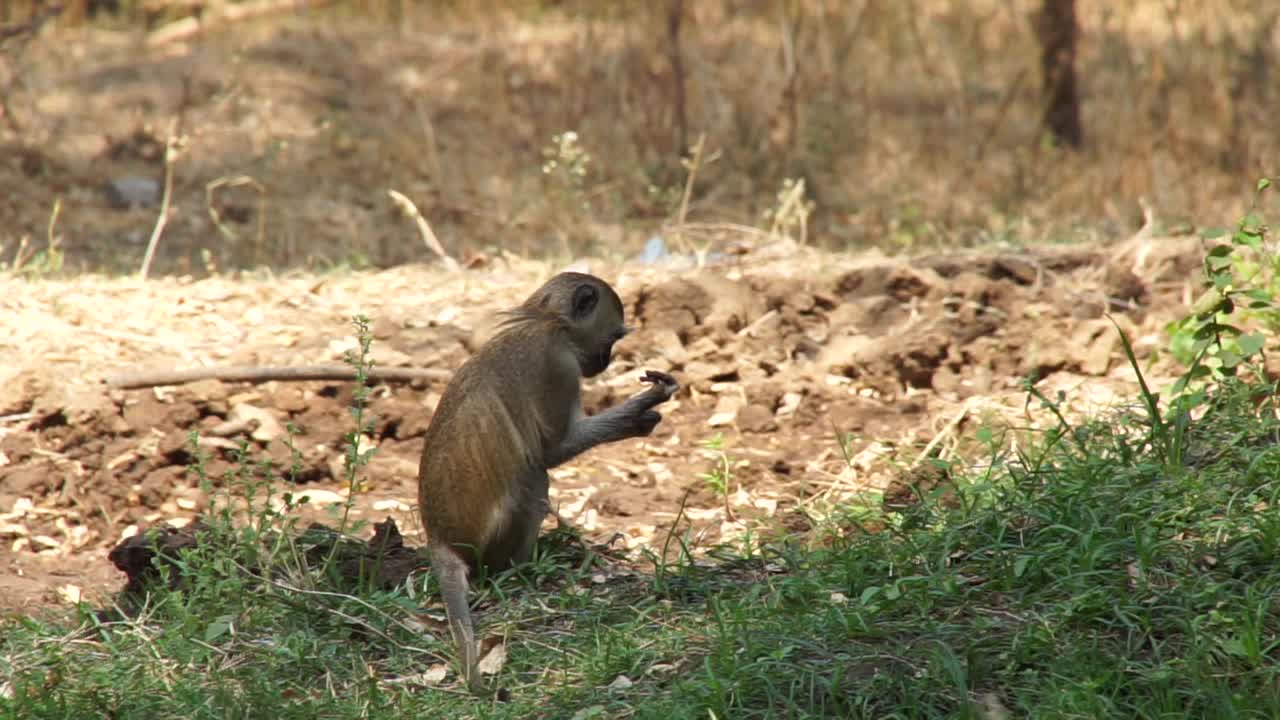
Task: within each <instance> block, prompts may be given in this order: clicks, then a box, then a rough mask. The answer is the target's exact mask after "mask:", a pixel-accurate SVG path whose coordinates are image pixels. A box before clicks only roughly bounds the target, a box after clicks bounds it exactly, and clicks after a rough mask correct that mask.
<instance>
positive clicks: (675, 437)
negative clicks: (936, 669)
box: [0, 243, 1194, 587]
mask: <svg viewBox="0 0 1280 720" xmlns="http://www.w3.org/2000/svg"><path fill="white" fill-rule="evenodd" d="M1165 247H1166V250H1168V249H1169V248H1175V247H1176V249H1177V252H1176V253H1172V252H1171V253H1170V254H1169V255H1168V257H1167V258H1166V259H1165V260H1163V261H1161V262H1154V261H1152V260H1151V259H1150V257H1145V258H1143V260H1142V264H1141V266H1139V267H1138V270H1139V272H1140V273H1141V274H1140V275H1139V274H1135V272H1134V268H1135V260H1134V259H1133V258H1132V257H1131V253H1122V254H1119V255H1117V257H1115V258H1109V257H1108V256H1107V254H1106V253H1105V252H1104V251H1101V250H1097V251H1093V250H1082V249H1071V250H1044V251H1037V252H1025V253H1020V254H1018V255H998V256H992V255H953V256H935V257H930V258H922V259H919V260H916V261H911V262H908V261H896V260H887V259H875V258H871V259H866V258H864V259H853V258H847V257H836V256H829V255H819V254H816V253H807V252H802V251H800V250H798V249H794V250H793V252H791V253H790V256H789V257H788V258H787V259H786V260H768V259H764V253H761V259H759V260H757V259H754V258H753V257H752V256H750V255H748V256H747V257H746V258H743V259H739V260H735V261H734V262H733V263H730V264H725V265H720V266H716V267H710V268H705V269H702V270H698V271H688V272H681V273H677V272H673V271H670V270H667V269H663V268H645V269H640V270H634V269H629V270H627V271H626V272H622V273H620V274H619V273H611V272H610V269H609V268H607V267H600V268H593V270H595V271H596V272H598V273H600V274H602V275H605V276H606V277H609V278H610V279H611V280H612V281H614V282H615V283H616V284H617V286H618V287H619V289H620V292H621V294H622V296H623V299H624V302H625V303H626V305H627V313H628V316H629V320H630V322H631V323H632V324H633V325H635V326H636V331H635V332H634V333H633V334H632V335H631V336H629V337H628V339H627V340H626V341H625V342H624V343H622V344H621V345H620V346H619V348H618V354H617V359H616V362H615V367H614V369H612V370H611V371H610V372H609V373H608V374H607V375H606V376H605V377H606V379H605V380H603V381H601V382H595V383H592V384H590V385H589V386H588V391H587V394H586V400H585V404H586V405H587V409H588V411H589V412H592V411H596V410H598V409H600V408H602V407H605V406H607V405H609V404H612V403H615V402H618V401H619V400H620V399H622V398H624V397H625V396H627V395H629V394H631V393H633V392H636V391H639V390H640V389H641V388H642V384H641V383H640V382H638V378H639V375H640V373H641V372H642V371H643V370H645V369H657V370H664V371H669V372H671V373H673V374H675V375H676V376H677V377H678V378H679V379H680V381H681V383H682V386H683V388H682V391H681V393H680V395H678V396H677V398H676V400H675V401H673V403H672V404H671V405H670V406H669V407H667V408H666V409H665V410H664V415H665V416H666V420H665V421H664V422H663V424H662V425H661V426H660V428H659V429H658V431H657V432H656V433H655V434H654V436H653V437H651V438H649V439H648V440H646V441H643V442H627V443H619V444H617V445H614V446H610V447H606V448H600V449H597V450H595V451H593V452H592V453H590V454H588V455H586V456H584V457H583V458H581V459H579V460H578V461H576V462H575V463H573V464H571V465H570V466H567V467H564V468H561V469H558V470H557V471H555V473H554V474H555V476H556V477H555V480H554V482H553V502H557V503H558V504H559V511H560V513H561V514H562V515H563V516H565V517H566V518H568V519H570V520H572V521H573V522H575V523H577V524H579V525H580V526H581V527H582V528H583V529H584V530H585V531H586V532H587V534H588V535H589V536H592V537H595V538H608V537H610V536H612V535H613V534H614V533H622V534H623V536H624V537H625V538H626V539H627V542H628V543H629V544H631V545H636V544H641V543H648V542H650V541H652V540H653V538H655V536H656V537H658V538H661V537H662V534H663V533H664V532H665V530H666V529H667V528H669V527H670V524H671V523H672V521H673V520H674V519H675V517H676V511H677V509H678V506H679V504H680V499H681V496H682V495H684V494H685V493H686V492H689V493H691V496H690V500H689V506H688V509H687V512H686V514H687V516H688V518H689V519H690V521H691V522H692V523H693V526H694V528H695V530H696V532H697V536H698V537H699V540H700V541H701V542H710V541H714V540H717V539H722V538H727V537H730V536H732V535H733V534H734V533H736V532H738V531H740V530H741V528H742V527H743V525H742V523H743V522H745V521H748V520H751V519H753V518H756V519H759V518H766V517H768V516H773V515H775V514H776V515H778V516H779V517H782V516H784V515H788V514H789V513H790V512H791V511H793V510H796V509H801V510H803V509H805V508H806V507H808V506H809V504H811V503H813V502H815V501H817V500H819V499H838V498H841V497H845V496H847V495H849V494H851V493H855V492H860V491H865V490H867V489H884V488H885V487H886V486H888V484H889V482H890V481H891V480H892V479H893V478H894V477H895V475H896V472H897V470H896V469H897V468H900V467H908V466H911V465H912V464H913V463H914V461H915V460H916V459H917V458H918V457H919V455H920V454H921V452H922V451H923V450H925V449H926V448H928V449H929V450H931V451H932V452H934V453H937V452H939V451H944V450H945V448H944V447H941V446H940V445H939V441H940V439H941V438H943V436H944V435H946V434H947V433H953V434H954V433H955V432H956V431H957V429H958V428H959V426H960V425H962V424H963V423H964V422H967V418H968V417H970V416H972V415H974V414H975V413H974V412H973V410H974V408H977V407H982V408H985V410H986V411H991V412H999V411H1001V410H1002V409H1007V408H1016V409H1017V411H1018V412H1020V411H1021V405H1022V400H1023V395H1022V393H1021V392H1020V391H1019V390H1018V383H1019V382H1020V381H1021V380H1022V379H1023V378H1025V377H1027V376H1029V375H1031V376H1035V377H1039V378H1043V379H1046V380H1045V382H1047V383H1052V384H1054V386H1055V387H1079V386H1081V385H1083V384H1084V383H1086V382H1087V383H1088V387H1089V388H1090V392H1088V393H1082V394H1081V395H1082V396H1085V402H1088V403H1091V404H1092V406H1093V407H1096V403H1097V402H1098V401H1099V398H1100V397H1102V398H1105V395H1099V394H1097V393H1096V392H1095V390H1097V389H1098V388H1120V389H1121V390H1122V391H1125V390H1126V388H1127V386H1128V381H1129V377H1130V376H1129V373H1128V369H1127V367H1126V366H1125V364H1124V362H1123V358H1122V356H1121V355H1120V353H1119V346H1118V339H1117V336H1116V333H1115V332H1114V326H1113V325H1112V322H1113V321H1114V322H1115V323H1117V324H1119V326H1120V327H1122V328H1124V329H1125V330H1126V332H1128V333H1129V334H1130V336H1131V337H1132V338H1134V339H1135V341H1136V343H1137V345H1138V347H1139V350H1140V351H1142V350H1143V349H1144V348H1149V347H1151V346H1152V344H1153V343H1155V342H1157V341H1158V329H1159V327H1161V325H1162V323H1163V322H1165V321H1167V319H1168V318H1169V317H1171V316H1172V314H1174V313H1176V312H1177V311H1178V307H1179V306H1180V299H1181V296H1182V294H1184V293H1185V291H1186V286H1187V284H1188V283H1189V282H1190V277H1191V276H1189V275H1188V276H1183V277H1179V273H1181V272H1183V268H1185V267H1186V263H1185V262H1183V261H1182V260H1180V259H1179V258H1181V257H1183V256H1189V255H1193V251H1194V245H1193V244H1191V243H1182V244H1180V245H1177V246H1173V245H1166V246H1165ZM1121 255H1122V257H1121ZM547 272H548V271H547V269H546V268H543V267H541V266H537V267H535V266H532V265H530V266H528V267H514V266H506V267H495V268H491V269H490V270H489V271H485V272H484V273H474V274H471V273H455V274H443V273H440V272H437V271H431V270H427V269H424V268H420V267H418V268H400V269H397V270H393V271H387V272H383V273H378V274H361V275H352V276H349V277H343V278H326V279H320V280H317V279H316V278H309V277H295V278H291V279H289V280H287V281H283V282H281V281H276V280H271V281H268V280H253V279H246V280H242V281H240V282H230V281H227V280H221V279H217V278H215V279H211V280H205V281H200V282H195V283H192V282H169V283H166V282H157V283H152V284H146V285H142V284H133V283H129V282H125V281H120V282H119V283H117V284H112V283H106V282H99V281H95V282H94V283H90V284H87V285H86V284H76V283H63V284H59V283H40V284H27V283H24V282H21V281H18V280H13V279H8V280H4V281H0V282H3V283H4V284H9V285H10V286H11V287H9V288H7V289H6V292H5V293H4V296H5V297H10V298H22V300H21V301H20V302H17V303H16V304H15V305H16V306H15V307H14V309H15V310H16V313H15V314H13V315H11V318H12V319H11V320H10V321H9V322H11V323H13V324H14V327H15V328H40V329H42V330H44V332H43V333H36V332H32V334H30V335H29V338H30V339H29V344H28V345H27V346H26V350H27V352H25V353H23V352H19V351H17V350H14V351H12V352H10V353H9V356H8V357H5V358H0V359H4V360H7V361H10V362H9V365H8V366H9V367H13V368H16V372H15V373H14V374H12V375H11V376H10V377H9V378H8V379H7V380H6V381H5V382H4V388H5V390H4V392H3V394H2V395H0V407H3V413H4V417H3V421H4V422H3V425H0V533H3V534H4V535H5V538H4V540H5V542H6V543H7V544H8V545H9V547H10V550H11V552H10V553H9V555H8V560H6V562H7V563H8V564H9V565H10V566H11V567H10V568H7V569H8V570H21V571H23V572H26V573H29V574H30V573H36V574H39V572H40V568H45V570H48V569H49V568H54V569H56V568H57V567H58V566H59V564H60V563H61V564H62V565H66V564H67V563H68V562H70V560H69V558H72V557H79V556H82V555H83V554H84V553H86V552H88V553H96V554H100V553H102V552H104V548H106V547H109V546H111V545H113V544H114V543H115V542H117V541H118V540H119V539H120V538H121V536H122V534H127V533H128V532H130V531H131V528H133V527H136V526H138V525H141V524H146V523H151V522H154V521H156V520H159V519H178V520H179V521H189V520H191V519H192V518H194V517H195V516H196V515H197V513H199V512H200V511H201V510H202V509H204V508H205V507H206V506H207V503H208V501H209V498H208V497H206V495H205V491H204V490H203V489H202V488H201V487H200V483H199V479H198V477H197V475H196V474H195V473H194V472H192V471H191V470H190V469H189V466H190V465H192V463H193V460H194V459H195V457H196V455H195V453H194V451H193V448H192V446H191V444H190V439H191V435H192V433H198V435H199V438H200V441H199V452H200V454H202V455H204V456H205V458H206V459H205V460H204V464H203V467H204V470H205V474H206V476H207V477H208V478H209V479H210V481H211V483H212V487H213V489H214V490H215V491H218V490H222V489H226V488H228V487H238V483H243V482H246V481H251V480H252V479H254V477H255V476H256V477H260V476H261V475H262V473H263V472H264V470H263V461H269V462H270V465H271V466H272V467H273V468H274V469H275V472H277V473H281V474H283V476H284V477H286V478H287V482H286V483H285V485H286V486H289V488H290V489H292V490H293V492H295V494H296V493H298V492H299V491H304V492H308V493H311V494H313V495H314V496H315V497H317V498H319V499H320V502H319V503H318V505H317V507H316V509H315V510H313V511H312V514H313V515H314V516H315V519H321V520H323V519H325V508H331V507H332V505H333V503H336V502H339V501H340V500H341V499H342V497H343V493H344V492H345V490H344V489H343V485H344V475H343V469H342V464H341V458H342V448H343V444H344V442H345V440H344V438H345V435H346V433H348V432H350V430H351V428H352V421H351V419H350V415H349V411H348V407H349V405H350V403H351V387H350V384H349V383H341V382H302V383H285V382H270V383H266V384H261V385H248V384H233V383H223V382H219V381H216V380H204V381H201V382H197V383H192V384H188V385H183V386H178V387H164V388H154V389H142V390H127V391H124V390H118V389H112V388H110V387H108V386H107V385H106V384H104V383H103V382H101V380H102V378H103V377H105V376H107V375H110V374H113V373H114V372H115V371H117V370H119V369H122V368H131V369H138V367H139V366H148V367H170V368H171V367H181V366H187V365H192V364H212V362H213V361H215V360H216V361H219V362H221V363H223V364H225V363H228V362H237V363H243V362H258V363H283V362H292V363H294V364H302V363H312V362H320V361H332V359H333V357H334V356H336V355H340V353H341V351H343V350H345V349H348V348H349V347H351V344H352V343H351V339H350V338H349V337H348V336H349V334H350V329H349V326H348V327H346V328H344V327H343V324H344V323H345V318H346V317H347V316H348V315H349V314H352V313H354V312H355V311H356V310H357V309H361V310H362V311H364V312H366V313H368V314H370V315H371V316H373V317H374V325H373V329H374V335H375V357H378V358H379V363H380V364H383V365H406V366H408V365H413V366H427V367H443V368H452V367H456V366H457V364H458V363H460V362H461V361H462V360H463V359H464V358H465V357H466V355H467V353H468V352H469V351H470V350H469V349H470V348H471V347H472V343H473V340H472V338H473V337H475V336H476V335H477V334H478V333H480V332H481V330H482V328H483V326H484V323H485V322H487V318H489V317H491V316H492V314H493V312H494V311H496V310H499V309H501V308H502V307H507V306H510V305H512V304H513V303H514V302H515V301H517V300H518V299H519V298H521V297H522V296H523V295H524V294H525V293H527V292H528V291H529V290H531V289H532V288H533V287H534V286H535V285H536V284H537V283H538V282H540V281H541V280H542V279H544V278H545V276H546V274H547ZM268 286H270V287H268ZM369 287H377V288H379V289H380V294H379V296H378V300H376V301H368V300H367V296H368V288H369ZM140 304H149V306H150V307H153V308H155V312H157V313H160V315H157V316H153V317H151V318H150V319H149V320H139V321H136V323H137V324H139V325H140V327H148V323H150V325H149V327H150V328H151V329H150V332H149V333H148V334H142V333H141V332H139V333H137V335H136V337H135V336H133V335H132V334H130V333H125V332H124V331H121V330H116V331H114V335H112V336H109V337H110V338H111V339H113V340H114V342H112V343H107V344H106V345H105V346H104V344H103V343H102V342H100V341H101V340H102V337H103V333H104V332H106V330H104V327H118V325H119V323H117V324H116V325H114V326H113V325H111V324H109V323H107V324H105V325H104V324H103V323H106V320H105V319H106V318H112V317H115V318H124V317H127V316H129V313H130V310H129V308H137V307H139V306H140ZM193 305H194V306H195V307H196V308H197V309H198V310H199V311H198V312H194V313H191V314H190V315H184V314H182V313H173V312H171V310H172V309H173V308H176V307H182V306H193ZM318 308H324V309H325V312H319V311H318ZM95 313H96V314H95ZM1104 313H1105V314H1107V316H1104ZM211 327H213V328H218V332H220V333H222V337H226V338H230V339H232V340H234V342H212V343H211V341H210V337H209V333H210V328H211ZM19 334H21V333H19ZM40 338H45V339H46V341H47V342H48V343H49V346H47V347H42V346H40V345H39V342H40ZM158 338H163V340H164V342H157V339H158ZM54 344H56V345H57V346H58V347H57V348H54V347H53V345H54ZM199 348H205V349H206V350H207V352H203V351H202V352H201V353H195V354H193V352H194V351H193V349H199ZM85 368H92V369H91V370H88V371H86V370H85ZM441 390H442V383H441V382H436V381H415V383H412V384H397V385H394V386H388V385H381V386H378V387H376V388H375V390H374V392H373V394H372V397H371V400H370V407H369V411H370V416H371V418H372V422H371V426H370V430H369V433H368V435H367V436H366V437H365V438H364V439H363V441H362V442H363V444H364V445H366V446H367V447H377V449H378V452H377V454H376V455H375V457H374V460H373V462H372V463H371V464H370V466H369V467H368V468H367V469H366V471H365V472H364V473H363V477H364V479H365V490H364V492H362V493H361V494H360V497H359V501H358V503H357V511H356V516H357V517H359V518H361V519H368V520H371V521H375V520H381V519H383V518H384V517H388V516H390V517H394V518H395V519H396V520H397V522H398V523H399V525H400V527H402V528H404V530H405V535H406V537H407V540H408V542H409V543H410V544H415V545H416V544H419V543H421V541H422V535H421V533H420V524H419V522H418V521H417V518H416V516H415V513H414V512H413V505H414V502H415V499H416V489H415V486H414V482H415V477H416V469H417V459H418V454H419V453H420V452H421V438H422V435H423V432H424V431H425V429H426V424H427V422H428V420H429V418H430V412H431V409H432V407H433V406H434V404H435V402H436V400H437V399H438V397H439V392H440V391H441ZM290 428H291V429H292V431H291V432H290V430H289V429H290ZM717 435H719V436H720V439H719V442H714V443H710V444H708V446H706V447H703V446H701V444H703V443H704V441H708V440H712V439H713V438H715V437H716V436H717ZM286 440H288V441H289V442H288V443H286ZM246 451H247V454H248V455H249V456H251V457H253V458H256V459H257V460H255V461H254V463H251V464H249V465H247V466H246V465H245V464H243V463H241V462H240V461H239V458H240V457H241V456H242V453H245V452H246ZM708 475H710V476H711V480H708ZM290 484H291V485H290ZM725 494H727V496H728V498H727V500H726V498H725V497H724V495H725ZM726 508H727V509H726ZM104 562H105V560H104ZM46 587H47V583H46Z"/></svg>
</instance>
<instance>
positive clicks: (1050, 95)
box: [1035, 0, 1084, 148]
mask: <svg viewBox="0 0 1280 720" xmlns="http://www.w3.org/2000/svg"><path fill="white" fill-rule="evenodd" d="M1035 28H1036V35H1037V36H1038V38H1039V40H1040V71H1041V75H1042V81H1043V83H1044V84H1043V87H1042V90H1041V97H1042V98H1043V100H1044V124H1045V126H1047V127H1048V128H1049V132H1051V133H1053V137H1054V138H1055V139H1056V140H1057V141H1058V142H1060V143H1063V144H1064V145H1067V146H1069V147H1073V148H1078V147H1080V145H1081V143H1083V142H1084V129H1083V128H1082V127H1081V125H1080V96H1079V94H1077V92H1076V36H1077V35H1078V28H1077V27H1076V2H1075V0H1044V4H1043V5H1042V6H1041V7H1040V12H1039V13H1037V14H1036V18H1035Z"/></svg>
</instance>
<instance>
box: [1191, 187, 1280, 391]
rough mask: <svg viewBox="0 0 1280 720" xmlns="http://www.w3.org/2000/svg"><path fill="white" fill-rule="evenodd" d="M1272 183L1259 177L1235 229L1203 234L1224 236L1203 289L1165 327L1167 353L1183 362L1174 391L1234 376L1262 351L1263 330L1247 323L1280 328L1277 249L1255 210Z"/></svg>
mask: <svg viewBox="0 0 1280 720" xmlns="http://www.w3.org/2000/svg"><path fill="white" fill-rule="evenodd" d="M1270 187H1271V181H1270V180H1269V179H1267V178H1263V179H1261V180H1259V181H1258V184H1257V187H1256V189H1255V191H1254V198H1253V204H1252V206H1251V208H1250V210H1249V212H1248V213H1247V214H1246V215H1245V216H1244V217H1242V218H1241V219H1240V221H1239V222H1238V223H1237V224H1236V229H1235V231H1234V232H1232V233H1230V234H1229V235H1228V234H1227V233H1226V232H1225V231H1215V232H1209V233H1206V234H1205V238H1206V239H1213V238H1218V237H1223V236H1227V237H1228V240H1227V241H1226V242H1223V243H1220V244H1217V245H1215V246H1214V247H1212V248H1210V250H1209V252H1208V253H1207V254H1206V255H1205V259H1204V273H1205V284H1206V285H1207V287H1206V288H1205V290H1204V292H1203V293H1202V294H1201V295H1200V297H1199V298H1198V299H1197V300H1196V301H1195V303H1193V304H1192V306H1191V309H1190V311H1189V312H1188V313H1187V315H1186V316H1184V317H1182V318H1179V319H1178V320H1175V321H1173V322H1172V323H1170V324H1169V325H1168V327H1167V328H1166V331H1167V332H1168V334H1169V350H1170V353H1171V354H1172V355H1173V356H1174V357H1175V358H1176V359H1177V360H1178V361H1179V362H1181V363H1182V364H1183V365H1185V366H1186V367H1187V372H1186V373H1185V374H1184V375H1183V376H1182V377H1181V378H1179V379H1178V381H1177V382H1176V383H1175V384H1174V386H1173V388H1172V390H1171V392H1172V394H1173V395H1174V396H1181V395H1183V394H1184V393H1185V392H1186V391H1187V390H1189V389H1193V387H1194V386H1195V385H1196V384H1197V383H1199V382H1200V381H1202V380H1205V379H1214V380H1221V379H1223V378H1225V377H1230V376H1234V375H1235V374H1236V372H1237V370H1238V369H1239V368H1240V367H1241V366H1243V365H1244V364H1246V363H1248V362H1250V361H1252V360H1253V359H1255V358H1258V357H1261V356H1262V354H1263V352H1264V349H1265V346H1266V335H1265V334H1264V333H1263V332H1259V331H1252V332H1251V331H1249V330H1248V329H1247V326H1248V324H1249V323H1251V322H1252V323H1255V324H1260V325H1261V326H1262V329H1263V330H1265V331H1267V332H1270V333H1274V332H1275V331H1276V330H1277V329H1280V308H1278V307H1277V304H1276V296H1277V294H1280V255H1277V254H1276V253H1275V252H1274V250H1273V249H1272V248H1270V247H1268V245H1267V242H1266V241H1267V234H1268V231H1269V228H1268V226H1267V224H1266V223H1265V221H1264V220H1263V219H1262V218H1261V217H1260V216H1259V215H1258V214H1257V208H1258V204H1259V200H1260V199H1261V197H1262V194H1263V193H1264V192H1266V191H1267V189H1268V188H1270Z"/></svg>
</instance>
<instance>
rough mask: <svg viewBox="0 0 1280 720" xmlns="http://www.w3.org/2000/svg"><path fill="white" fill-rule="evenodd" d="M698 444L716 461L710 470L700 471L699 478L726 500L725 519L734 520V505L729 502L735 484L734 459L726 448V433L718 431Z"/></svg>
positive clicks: (713, 461)
mask: <svg viewBox="0 0 1280 720" xmlns="http://www.w3.org/2000/svg"><path fill="white" fill-rule="evenodd" d="M698 446H699V447H701V448H702V449H703V450H705V451H706V454H707V456H708V457H709V458H710V459H711V461H712V463H714V466H713V467H712V469H711V470H710V471H709V472H704V473H698V479H699V480H701V481H702V482H704V483H706V485H707V488H708V489H710V490H711V492H713V493H715V494H716V495H717V496H719V497H720V498H721V499H722V500H723V501H724V516H725V519H726V520H729V521H730V522H732V521H733V520H734V516H733V506H732V505H731V504H730V502H729V494H730V490H731V486H732V484H733V461H732V460H731V459H730V458H729V453H727V452H725V449H724V433H716V434H715V436H714V437H711V438H709V439H707V440H703V441H702V442H700V443H698Z"/></svg>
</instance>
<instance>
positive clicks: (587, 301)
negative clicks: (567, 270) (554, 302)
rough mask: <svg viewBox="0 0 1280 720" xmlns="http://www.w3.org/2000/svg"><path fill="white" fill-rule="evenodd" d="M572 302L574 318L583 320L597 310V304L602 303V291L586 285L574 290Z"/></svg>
mask: <svg viewBox="0 0 1280 720" xmlns="http://www.w3.org/2000/svg"><path fill="white" fill-rule="evenodd" d="M570 302H572V303H573V317H575V318H583V317H585V316H586V315H587V313H590V312H591V311H592V310H595V309H596V304H597V303H599V302H600V291H598V290H596V288H595V286H594V285H588V284H586V283H584V284H582V285H579V286H578V287H576V288H574V289H573V300H571V301H570Z"/></svg>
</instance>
